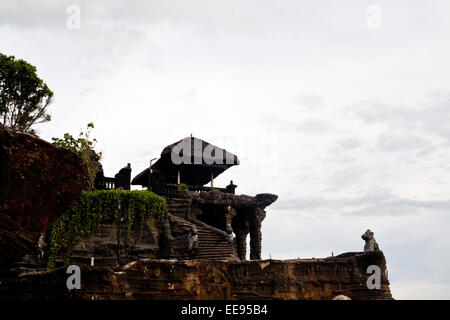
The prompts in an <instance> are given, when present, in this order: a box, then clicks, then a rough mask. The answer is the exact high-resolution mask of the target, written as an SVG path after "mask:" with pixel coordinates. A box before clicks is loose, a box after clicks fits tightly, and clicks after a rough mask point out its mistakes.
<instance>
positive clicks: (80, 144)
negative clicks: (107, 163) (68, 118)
mask: <svg viewBox="0 0 450 320" xmlns="http://www.w3.org/2000/svg"><path fill="white" fill-rule="evenodd" d="M92 129H94V124H93V123H88V125H87V128H86V131H85V132H83V131H81V132H80V134H79V136H78V138H77V139H75V138H74V137H73V136H72V135H71V134H70V133H65V134H64V138H62V139H60V138H52V140H53V145H55V146H57V147H60V148H64V149H69V150H72V151H73V152H75V153H77V154H78V155H79V156H80V158H81V159H83V161H84V163H85V164H86V168H87V171H88V183H87V189H88V190H93V189H94V182H95V178H96V176H97V173H98V171H99V170H102V169H101V164H100V159H101V157H102V153H101V152H98V153H97V152H95V150H94V147H95V145H96V143H97V139H95V138H94V139H91V130H92Z"/></svg>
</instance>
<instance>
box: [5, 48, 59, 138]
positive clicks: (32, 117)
mask: <svg viewBox="0 0 450 320" xmlns="http://www.w3.org/2000/svg"><path fill="white" fill-rule="evenodd" d="M52 101H53V92H52V91H51V90H50V89H49V88H48V86H47V85H46V84H45V83H44V81H42V80H41V79H40V78H39V77H38V76H37V74H36V67H34V66H32V65H31V64H29V63H28V62H26V61H24V60H21V59H18V60H16V59H15V57H14V56H6V55H4V54H2V53H0V121H1V122H2V124H3V125H4V126H6V127H9V128H11V129H13V130H18V131H22V132H29V133H34V130H33V129H31V126H33V125H34V124H38V123H43V122H48V121H50V119H51V117H50V115H49V114H48V113H47V107H48V106H49V105H50V104H51V103H52Z"/></svg>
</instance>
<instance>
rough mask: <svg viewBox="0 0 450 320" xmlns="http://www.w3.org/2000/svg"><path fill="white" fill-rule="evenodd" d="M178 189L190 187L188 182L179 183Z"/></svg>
mask: <svg viewBox="0 0 450 320" xmlns="http://www.w3.org/2000/svg"><path fill="white" fill-rule="evenodd" d="M178 189H180V190H183V189H189V186H188V185H187V184H186V183H180V184H179V185H178Z"/></svg>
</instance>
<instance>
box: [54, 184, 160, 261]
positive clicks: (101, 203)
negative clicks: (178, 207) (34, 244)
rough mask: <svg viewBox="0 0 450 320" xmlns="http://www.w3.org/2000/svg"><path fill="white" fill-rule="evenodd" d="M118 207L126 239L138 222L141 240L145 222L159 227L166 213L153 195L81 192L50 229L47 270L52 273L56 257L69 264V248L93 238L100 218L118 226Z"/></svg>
mask: <svg viewBox="0 0 450 320" xmlns="http://www.w3.org/2000/svg"><path fill="white" fill-rule="evenodd" d="M119 205H120V208H121V212H125V213H126V214H125V219H126V223H127V227H128V237H127V239H128V240H130V232H131V228H132V227H133V224H134V223H135V222H136V221H138V222H139V230H140V231H139V239H138V241H140V240H141V237H142V234H143V230H144V226H145V221H146V220H147V219H154V220H155V221H156V222H157V223H159V224H161V223H162V221H163V219H164V215H165V212H166V201H165V200H164V198H162V197H160V196H158V195H156V194H154V193H153V192H150V191H147V190H143V191H137V190H136V191H125V190H96V191H83V192H82V193H81V197H80V199H79V200H78V202H77V203H76V204H75V206H73V207H72V208H71V209H69V210H68V211H67V212H65V213H64V214H63V215H61V216H60V217H58V219H57V220H56V221H55V222H54V223H53V224H52V225H51V227H50V243H49V245H50V248H49V259H48V264H47V268H48V269H53V268H54V267H55V262H56V259H57V258H58V257H61V256H62V258H63V261H64V263H65V264H66V265H67V264H69V263H70V257H71V255H72V248H73V247H74V246H75V245H77V244H78V243H80V241H81V240H83V239H86V238H87V237H89V236H90V235H92V234H94V233H95V232H96V231H97V229H98V225H99V223H100V221H101V217H102V215H103V214H108V213H109V214H111V213H112V214H113V217H114V226H115V229H116V228H117V226H118V225H119V223H120V222H119V217H120V214H119Z"/></svg>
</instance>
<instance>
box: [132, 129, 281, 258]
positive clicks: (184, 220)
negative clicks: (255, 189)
mask: <svg viewBox="0 0 450 320" xmlns="http://www.w3.org/2000/svg"><path fill="white" fill-rule="evenodd" d="M177 157H178V158H179V159H176V158H177ZM176 160H182V161H179V162H180V163H178V164H176V163H174V162H176ZM234 165H239V159H238V157H237V156H236V155H234V154H232V153H230V152H228V151H226V150H223V149H221V148H218V147H216V146H214V145H211V144H210V143H208V142H206V141H203V140H200V139H197V138H194V137H188V138H185V139H183V140H180V141H178V142H175V143H173V144H171V145H169V146H167V147H165V148H164V149H163V151H162V153H161V157H160V158H159V159H158V161H156V163H155V164H153V165H152V166H151V168H148V169H146V170H144V171H142V172H141V173H139V174H138V175H137V176H136V177H135V178H134V179H133V180H132V182H131V184H132V185H141V186H142V187H147V188H148V189H150V190H152V191H154V192H155V193H157V194H159V195H161V196H163V197H165V198H166V200H167V213H168V215H167V217H168V218H167V221H166V224H165V228H164V233H163V237H164V240H163V241H162V242H161V243H162V250H163V252H164V254H163V256H164V257H167V258H185V257H186V248H185V246H184V244H183V241H182V238H183V237H184V236H186V237H188V234H189V232H190V230H193V229H196V230H198V250H196V252H195V253H194V254H193V255H192V254H191V255H190V257H191V258H207V259H209V258H211V259H240V260H245V259H246V252H247V236H248V235H250V259H261V240H262V239H261V223H262V221H263V220H264V218H265V215H266V212H265V210H264V209H265V208H266V207H267V206H269V205H270V204H271V203H273V202H274V201H276V200H277V198H278V197H277V196H276V195H273V194H269V193H264V194H258V195H256V196H254V197H252V196H246V195H236V194H235V189H236V187H237V186H236V185H234V184H233V181H231V182H230V184H229V185H228V186H226V187H225V188H217V187H214V179H215V178H216V177H217V176H218V175H220V174H221V173H222V172H224V171H225V170H227V169H228V168H230V167H232V166H234ZM207 183H210V186H209V187H208V186H205V184H207Z"/></svg>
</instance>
